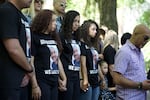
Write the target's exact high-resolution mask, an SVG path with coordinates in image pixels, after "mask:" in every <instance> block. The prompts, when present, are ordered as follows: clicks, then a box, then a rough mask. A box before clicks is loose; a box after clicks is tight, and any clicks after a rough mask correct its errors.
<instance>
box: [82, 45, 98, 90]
mask: <svg viewBox="0 0 150 100" xmlns="http://www.w3.org/2000/svg"><path fill="white" fill-rule="evenodd" d="M81 56H85V57H86V67H87V72H88V80H89V83H90V85H91V86H92V87H97V86H99V82H98V73H95V74H90V70H98V65H97V61H98V52H97V51H96V50H95V49H94V48H90V47H88V46H87V45H86V44H85V43H84V42H81Z"/></svg>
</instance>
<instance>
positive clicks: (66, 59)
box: [60, 36, 81, 80]
mask: <svg viewBox="0 0 150 100" xmlns="http://www.w3.org/2000/svg"><path fill="white" fill-rule="evenodd" d="M61 42H62V45H63V52H62V53H61V56H60V58H61V61H62V64H63V67H64V70H65V73H66V75H67V79H68V80H79V71H73V70H70V69H69V66H70V65H72V66H76V67H80V53H81V51H80V42H79V41H77V40H75V39H73V40H71V41H67V40H66V39H64V38H63V36H61ZM76 51H77V52H76ZM75 52H76V53H75ZM76 54H77V55H76ZM75 56H76V57H75ZM77 56H78V57H77ZM76 58H77V59H78V60H76Z"/></svg>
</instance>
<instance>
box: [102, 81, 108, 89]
mask: <svg viewBox="0 0 150 100" xmlns="http://www.w3.org/2000/svg"><path fill="white" fill-rule="evenodd" d="M100 88H101V89H106V88H107V84H106V82H105V81H102V82H101V84H100Z"/></svg>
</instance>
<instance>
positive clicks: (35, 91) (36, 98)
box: [32, 86, 41, 100]
mask: <svg viewBox="0 0 150 100" xmlns="http://www.w3.org/2000/svg"><path fill="white" fill-rule="evenodd" d="M32 98H33V100H40V98H41V89H40V87H39V86H36V87H32Z"/></svg>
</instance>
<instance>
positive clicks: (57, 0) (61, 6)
mask: <svg viewBox="0 0 150 100" xmlns="http://www.w3.org/2000/svg"><path fill="white" fill-rule="evenodd" d="M53 7H54V12H55V13H56V15H57V19H56V25H57V27H56V29H57V30H56V31H57V32H60V28H61V24H62V20H63V16H64V14H65V8H66V0H54V1H53Z"/></svg>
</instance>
